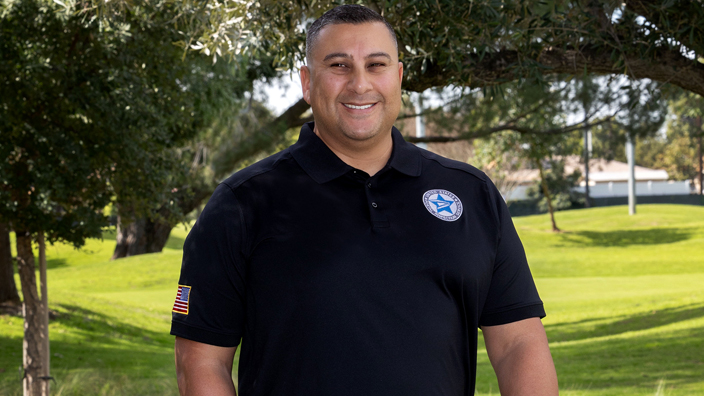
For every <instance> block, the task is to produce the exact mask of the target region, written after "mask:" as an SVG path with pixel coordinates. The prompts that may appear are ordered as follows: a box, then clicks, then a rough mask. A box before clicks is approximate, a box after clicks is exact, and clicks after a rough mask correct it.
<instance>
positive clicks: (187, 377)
mask: <svg viewBox="0 0 704 396" xmlns="http://www.w3.org/2000/svg"><path fill="white" fill-rule="evenodd" d="M174 349H175V350H176V377H177V379H178V389H179V391H180V392H181V396H211V395H212V396H236V392H235V385H234V384H233V383H232V361H233V359H234V358H235V351H236V350H237V347H233V348H224V347H219V346H214V345H208V344H203V343H200V342H196V341H191V340H187V339H185V338H181V337H176V345H175V348H174Z"/></svg>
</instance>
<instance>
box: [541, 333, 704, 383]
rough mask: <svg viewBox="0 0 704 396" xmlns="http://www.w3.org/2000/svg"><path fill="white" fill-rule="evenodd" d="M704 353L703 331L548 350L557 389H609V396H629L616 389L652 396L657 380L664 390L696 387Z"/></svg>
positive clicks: (703, 369) (703, 374) (701, 374)
mask: <svg viewBox="0 0 704 396" xmlns="http://www.w3.org/2000/svg"><path fill="white" fill-rule="evenodd" d="M594 335H595V336H598V335H600V334H598V333H595V334H594ZM703 349H704V327H696V328H690V329H682V330H674V331H667V332H664V333H655V334H646V335H634V336H632V337H628V338H617V339H607V340H604V339H596V340H591V341H590V340H585V341H584V342H579V343H573V344H566V345H565V344H563V345H557V346H552V347H551V350H552V355H553V359H554V361H555V367H556V368H557V372H558V377H559V378H561V380H560V385H561V388H562V389H592V390H594V389H607V388H608V389H612V390H613V392H614V393H610V394H628V393H624V392H620V391H617V390H616V389H615V388H619V387H625V388H627V387H636V388H640V389H642V390H643V392H640V391H639V392H636V393H638V394H651V395H652V394H653V392H654V391H655V390H656V389H657V387H658V383H659V381H660V380H663V381H664V382H665V383H666V385H667V386H668V388H669V387H675V388H679V387H683V386H686V385H692V384H701V383H702V381H703V378H704V356H703V355H702V350H703ZM694 386H695V387H697V386H698V385H694ZM699 389H701V387H699ZM631 393H633V392H631ZM692 394H694V393H692ZM697 394H698V393H697Z"/></svg>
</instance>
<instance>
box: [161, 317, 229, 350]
mask: <svg viewBox="0 0 704 396" xmlns="http://www.w3.org/2000/svg"><path fill="white" fill-rule="evenodd" d="M171 335H174V336H177V337H181V338H185V339H188V340H191V341H197V342H202V343H203V344H209V345H215V346H219V347H226V348H231V347H236V346H238V345H239V344H240V338H241V336H239V335H236V334H221V333H217V332H214V331H210V330H205V329H201V328H196V327H193V326H189V325H187V324H183V323H180V322H176V321H172V322H171Z"/></svg>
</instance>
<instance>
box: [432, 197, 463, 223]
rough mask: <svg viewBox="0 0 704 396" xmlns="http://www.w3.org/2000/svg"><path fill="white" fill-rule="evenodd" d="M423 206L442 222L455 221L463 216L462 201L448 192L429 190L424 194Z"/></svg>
mask: <svg viewBox="0 0 704 396" xmlns="http://www.w3.org/2000/svg"><path fill="white" fill-rule="evenodd" d="M423 204H424V205H425V208H426V209H428V212H430V213H431V214H432V215H433V216H435V217H437V218H438V219H440V220H445V221H455V220H457V219H459V218H460V216H462V201H460V199H459V198H457V195H455V194H453V193H451V192H449V191H447V190H429V191H426V192H425V194H423Z"/></svg>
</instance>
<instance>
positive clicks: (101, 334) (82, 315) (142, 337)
mask: <svg viewBox="0 0 704 396" xmlns="http://www.w3.org/2000/svg"><path fill="white" fill-rule="evenodd" d="M58 306H59V307H60V308H59V309H57V310H56V311H57V313H56V317H55V319H54V320H52V322H58V323H60V324H61V325H62V326H66V327H71V328H74V329H76V330H79V332H81V333H83V334H84V335H85V336H86V337H87V339H88V340H95V341H98V342H100V343H101V344H105V345H117V344H124V342H123V340H124V341H127V342H130V341H138V342H148V343H151V344H154V343H156V344H164V345H166V344H169V343H172V342H173V338H172V337H171V336H168V335H167V334H165V333H160V332H155V331H151V330H145V329H143V328H141V327H137V326H134V325H132V324H130V323H127V322H122V321H119V320H118V319H116V318H115V317H112V316H108V315H105V314H103V313H100V312H96V311H92V310H89V309H85V308H83V307H80V306H77V305H71V304H59V305H58Z"/></svg>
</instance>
